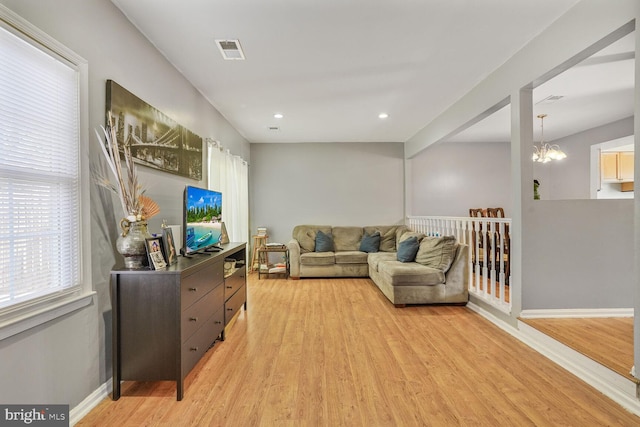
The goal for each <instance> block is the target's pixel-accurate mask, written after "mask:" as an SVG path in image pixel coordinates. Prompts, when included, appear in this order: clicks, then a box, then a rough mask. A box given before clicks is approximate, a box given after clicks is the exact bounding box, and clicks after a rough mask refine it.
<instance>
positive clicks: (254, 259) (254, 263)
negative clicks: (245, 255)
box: [249, 235, 269, 271]
mask: <svg viewBox="0 0 640 427" xmlns="http://www.w3.org/2000/svg"><path fill="white" fill-rule="evenodd" d="M268 237H269V236H267V235H264V236H259V235H254V236H253V251H252V253H251V265H250V268H249V270H250V271H256V267H257V268H258V269H259V268H260V262H259V260H258V249H260V248H261V247H263V246H265V245H266V244H267V238H268Z"/></svg>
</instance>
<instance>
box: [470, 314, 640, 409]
mask: <svg viewBox="0 0 640 427" xmlns="http://www.w3.org/2000/svg"><path fill="white" fill-rule="evenodd" d="M467 307H468V308H469V309H471V310H473V311H475V312H476V313H478V314H480V315H481V316H482V317H484V318H486V319H487V320H489V321H490V322H491V323H493V324H494V325H496V326H497V327H499V328H500V329H502V330H503V331H505V332H507V333H508V334H510V335H512V336H513V337H514V338H517V339H518V340H520V341H522V342H523V343H524V344H526V345H528V346H529V347H531V348H532V349H534V350H535V351H537V352H538V353H540V354H542V355H543V356H545V357H546V358H548V359H549V360H551V361H553V362H554V363H556V364H558V365H559V366H561V367H562V368H564V369H566V370H567V371H569V372H570V373H572V374H573V375H575V376H576V377H578V378H580V379H581V380H583V381H584V382H586V383H587V384H589V385H590V386H591V387H593V388H595V389H596V390H598V391H600V392H601V393H602V394H604V395H605V396H607V397H608V398H610V399H611V400H613V401H614V402H616V403H617V404H619V405H620V406H622V407H623V408H625V409H626V410H627V411H629V412H631V413H633V414H635V415H639V416H640V401H638V399H637V398H636V384H635V383H634V382H633V381H632V380H630V379H628V378H626V377H623V376H622V375H620V374H618V373H616V372H613V371H612V370H610V369H608V368H606V367H604V366H602V365H601V364H599V363H597V362H595V361H593V360H592V359H590V358H588V357H586V356H584V355H583V354H581V353H578V352H577V351H575V350H573V349H571V348H569V347H567V346H566V345H564V344H562V343H560V342H558V341H556V340H554V339H553V338H551V337H549V336H548V335H545V334H543V333H542V332H540V331H538V330H536V329H534V328H532V327H531V326H529V325H527V324H526V323H524V322H521V321H518V328H517V329H516V328H514V327H511V326H509V325H508V324H507V323H506V322H504V321H502V320H500V319H498V318H497V317H495V316H494V315H493V314H491V313H489V312H488V311H486V310H485V309H483V308H482V307H479V306H477V305H475V304H473V303H471V302H469V303H468V304H467Z"/></svg>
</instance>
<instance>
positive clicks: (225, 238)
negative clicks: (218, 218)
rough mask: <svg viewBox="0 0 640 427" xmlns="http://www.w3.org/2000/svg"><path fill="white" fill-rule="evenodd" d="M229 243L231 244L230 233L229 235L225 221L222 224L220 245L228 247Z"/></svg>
mask: <svg viewBox="0 0 640 427" xmlns="http://www.w3.org/2000/svg"><path fill="white" fill-rule="evenodd" d="M227 243H229V233H227V226H226V225H224V221H223V222H221V223H220V244H222V245H226V244H227Z"/></svg>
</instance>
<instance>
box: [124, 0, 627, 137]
mask: <svg viewBox="0 0 640 427" xmlns="http://www.w3.org/2000/svg"><path fill="white" fill-rule="evenodd" d="M577 1H578V0H536V1H530V0H483V1H473V0H422V1H418V0H394V1H391V0H350V1H344V0H323V1H311V0H306V1H305V0H162V1H158V0H112V2H113V3H114V4H115V5H116V6H117V7H118V8H120V10H122V12H123V13H124V14H125V15H126V16H127V17H128V19H129V20H130V21H131V22H132V23H133V24H134V25H135V26H136V27H137V28H138V29H139V30H140V31H141V32H142V33H143V34H144V35H145V36H146V37H147V38H148V39H149V40H150V41H151V42H152V43H153V44H154V45H155V46H156V47H157V48H158V49H159V50H160V51H161V52H162V53H163V54H164V55H165V56H166V58H167V59H168V60H169V61H170V62H171V63H172V64H174V66H175V67H176V68H177V69H178V70H180V72H181V73H182V74H183V75H184V76H185V77H186V78H187V79H188V80H189V81H190V82H191V83H192V84H193V85H194V86H195V87H196V88H197V89H198V90H199V91H200V92H201V93H202V94H203V95H204V96H205V97H206V98H207V99H208V100H209V101H210V102H211V103H212V104H213V105H214V106H215V107H216V108H217V109H218V110H219V111H220V112H221V113H222V115H223V116H224V117H225V118H226V119H227V120H229V122H230V123H231V124H232V125H233V126H234V127H235V128H236V129H237V130H238V131H239V132H240V133H241V134H242V135H243V136H244V137H245V138H247V140H248V141H249V142H373V141H384V142H388V141H406V140H407V139H409V138H410V137H411V136H413V135H414V134H415V133H416V132H418V131H419V130H420V129H421V128H422V127H424V126H425V125H426V124H428V123H429V122H430V121H431V120H432V119H434V118H435V117H436V116H437V115H438V114H439V113H441V112H442V111H443V110H444V109H446V108H447V107H448V106H450V105H451V104H452V103H454V102H455V101H456V100H458V99H459V98H460V97H462V96H463V95H464V94H465V93H467V92H468V91H469V90H471V89H472V88H473V87H474V86H475V85H476V84H477V83H479V82H480V81H481V80H482V79H483V78H484V77H486V76H487V75H488V74H490V73H491V72H492V71H493V70H495V69H496V68H497V67H499V66H500V65H501V64H503V63H504V62H505V61H506V60H508V59H509V58H510V57H511V56H512V55H513V54H514V53H516V52H517V51H518V50H520V49H521V48H522V47H523V46H524V45H525V44H526V43H527V42H528V41H529V40H531V39H532V38H533V37H535V36H536V35H537V34H539V33H540V32H541V31H543V30H544V29H545V28H546V27H548V26H549V25H550V24H551V23H552V22H553V21H554V20H555V19H557V18H558V17H559V16H560V15H562V14H563V13H565V12H566V11H567V10H568V9H569V8H570V7H571V6H573V5H574V4H575V3H577ZM215 39H238V40H240V43H241V45H242V47H243V49H244V53H245V55H246V60H245V61H224V60H223V59H222V57H221V55H220V53H219V51H218V49H217V47H216V45H215V43H214V40H215ZM618 62H620V61H618ZM580 68H583V69H587V68H589V67H587V66H585V67H576V70H575V72H576V73H578V72H579V71H578V70H579V69H580ZM572 72H573V71H572ZM605 73H607V78H604V77H602V76H601V77H600V78H601V79H603V80H607V79H608V80H615V79H611V78H609V71H605ZM576 81H578V83H580V82H581V81H582V80H576V78H573V82H576ZM612 83H613V81H612ZM547 84H548V85H549V87H548V91H549V92H550V93H551V94H554V95H556V94H558V95H565V96H566V99H565V100H564V101H566V102H567V103H568V102H569V101H571V100H572V98H573V93H578V92H579V91H580V90H581V89H584V85H582V84H578V85H577V86H578V87H575V88H574V87H571V88H569V87H568V86H567V83H566V81H565V83H564V85H563V86H562V88H561V89H556V88H554V87H552V85H553V83H552V81H550V82H548V83H547ZM542 89H543V87H542V86H541V87H540V88H538V89H537V90H536V92H538V91H542ZM574 90H575V92H573V91H574ZM625 90H626V89H625ZM631 90H633V87H632V89H631ZM545 93H546V92H545ZM570 95H571V97H570ZM536 96H538V93H536ZM540 96H541V97H544V96H542V92H540ZM573 102H577V103H580V104H584V100H582V101H581V100H580V99H573ZM557 104H558V105H560V102H558V103H557ZM625 108H626V107H625ZM276 112H280V113H283V114H284V118H282V119H275V118H273V114H274V113H276ZM380 112H387V113H388V114H389V118H387V119H385V120H381V119H379V118H378V114H379V113H380ZM547 114H549V119H548V120H547V121H545V135H546V134H547V125H548V127H549V131H550V132H552V131H551V129H552V127H553V126H554V115H553V114H552V113H551V111H549V112H547ZM627 115H629V114H627ZM558 121H560V119H558ZM481 123H482V122H481ZM555 123H557V122H555ZM478 125H480V123H479V124H478ZM270 126H278V127H279V128H280V129H279V130H278V131H272V130H269V127H270ZM500 126H502V124H500ZM500 126H495V127H496V128H499V127H500ZM507 126H508V120H507ZM474 127H475V126H474ZM470 130H471V129H470ZM470 130H468V131H467V132H469V131H470ZM506 131H507V133H506V134H507V136H508V127H507V128H506ZM480 134H481V133H479V135H480ZM463 136H464V135H463ZM470 136H471V135H470V134H467V135H466V136H464V137H465V138H469V137H470ZM495 137H497V136H493V137H492V138H495ZM494 140H495V139H494Z"/></svg>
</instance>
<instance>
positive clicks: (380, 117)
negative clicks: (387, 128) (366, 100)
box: [378, 113, 389, 119]
mask: <svg viewBox="0 0 640 427" xmlns="http://www.w3.org/2000/svg"><path fill="white" fill-rule="evenodd" d="M387 117H389V115H388V114H387V113H380V114H378V118H379V119H386V118H387Z"/></svg>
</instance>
